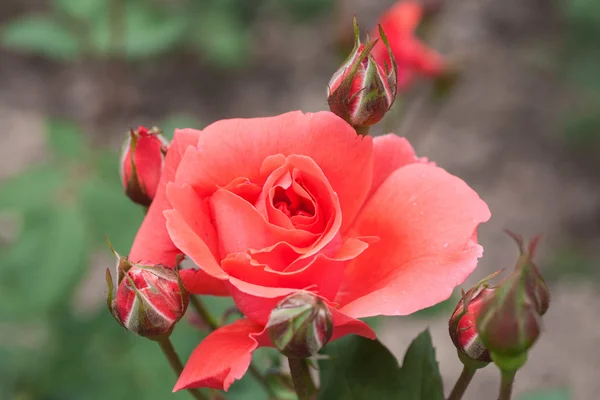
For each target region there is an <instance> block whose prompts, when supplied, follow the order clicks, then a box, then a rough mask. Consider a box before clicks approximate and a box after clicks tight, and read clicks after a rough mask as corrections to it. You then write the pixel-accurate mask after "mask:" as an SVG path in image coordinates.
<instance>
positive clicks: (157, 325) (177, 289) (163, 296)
mask: <svg viewBox="0 0 600 400" xmlns="http://www.w3.org/2000/svg"><path fill="white" fill-rule="evenodd" d="M115 255H116V256H117V260H118V261H117V281H116V284H117V290H116V293H115V291H114V286H113V281H112V276H111V274H110V270H109V269H107V270H106V281H107V284H108V298H107V303H108V309H109V310H110V312H111V314H112V315H113V317H115V319H116V320H117V322H118V323H119V324H121V325H122V326H123V327H124V328H126V329H127V330H130V331H132V332H133V333H135V334H137V335H140V336H144V337H147V338H150V339H156V338H159V337H163V336H168V335H170V334H171V331H172V330H173V328H174V327H175V324H176V323H177V321H179V320H180V319H181V317H182V316H183V314H184V313H185V310H186V309H187V306H188V303H189V296H188V293H187V292H186V291H185V289H184V287H183V285H182V283H181V280H180V278H179V274H178V272H177V270H176V269H173V268H169V267H166V266H163V265H143V264H134V263H131V262H129V261H128V260H127V258H126V257H121V256H119V255H118V254H116V253H115Z"/></svg>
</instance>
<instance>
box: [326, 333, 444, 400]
mask: <svg viewBox="0 0 600 400" xmlns="http://www.w3.org/2000/svg"><path fill="white" fill-rule="evenodd" d="M324 354H326V355H328V356H329V357H330V359H329V360H322V361H320V362H319V366H320V369H321V390H320V392H319V400H338V399H340V400H341V399H344V400H363V399H364V400H367V399H369V400H370V399H381V400H443V399H444V394H443V388H442V380H441V377H440V375H439V370H438V365H437V362H436V360H435V350H434V349H433V346H432V344H431V336H430V335H429V331H425V332H423V333H421V334H420V335H419V336H417V338H416V339H415V340H413V342H412V343H411V345H410V346H409V348H408V350H407V351H406V355H405V356H404V363H403V365H402V368H400V367H399V366H398V362H397V361H396V358H395V357H394V356H393V354H392V353H390V351H389V350H388V349H387V348H386V347H385V346H384V345H382V344H381V343H380V342H379V341H377V340H369V339H365V338H362V337H358V336H346V337H343V338H341V339H339V340H336V341H335V342H333V343H330V344H328V345H327V346H326V347H325V351H324Z"/></svg>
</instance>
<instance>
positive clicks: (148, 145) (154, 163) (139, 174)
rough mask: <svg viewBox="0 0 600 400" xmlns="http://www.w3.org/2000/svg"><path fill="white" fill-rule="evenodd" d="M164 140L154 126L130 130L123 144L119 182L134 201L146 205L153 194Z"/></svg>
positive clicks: (163, 152)
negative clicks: (149, 128)
mask: <svg viewBox="0 0 600 400" xmlns="http://www.w3.org/2000/svg"><path fill="white" fill-rule="evenodd" d="M168 145H169V143H168V141H167V140H166V139H165V138H164V137H163V136H162V135H161V134H160V130H159V129H158V128H152V129H151V130H148V129H146V128H144V127H143V126H140V127H139V128H138V129H137V130H133V129H132V130H131V131H130V132H129V134H128V136H127V139H126V140H125V143H124V144H123V151H122V155H121V165H120V168H121V183H122V184H123V188H124V189H125V194H126V195H127V197H129V198H130V199H131V201H133V202H134V203H137V204H140V205H142V206H145V207H149V206H150V203H152V200H153V199H154V196H155V195H156V190H157V189H158V182H159V181H160V175H161V172H162V167H163V162H164V158H165V154H166V152H167V147H168Z"/></svg>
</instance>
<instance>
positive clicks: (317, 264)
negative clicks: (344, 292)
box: [221, 238, 368, 321]
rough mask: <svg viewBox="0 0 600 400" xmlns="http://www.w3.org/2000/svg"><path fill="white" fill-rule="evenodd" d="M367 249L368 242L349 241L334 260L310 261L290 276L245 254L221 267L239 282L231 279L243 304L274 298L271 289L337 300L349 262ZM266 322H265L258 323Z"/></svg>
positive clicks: (318, 258)
mask: <svg viewBox="0 0 600 400" xmlns="http://www.w3.org/2000/svg"><path fill="white" fill-rule="evenodd" d="M367 247H368V243H367V242H365V241H362V240H360V239H356V238H352V239H349V240H347V241H346V242H345V243H344V245H343V246H342V247H341V248H340V249H339V250H338V252H337V253H336V254H335V255H334V256H333V257H332V258H330V257H327V256H325V255H323V254H319V255H317V256H316V257H314V258H313V259H312V260H307V262H306V263H304V264H303V265H302V266H301V267H302V268H301V269H298V270H293V271H289V272H287V271H284V272H280V271H273V270H271V269H269V268H268V265H264V264H259V263H258V262H257V261H256V260H253V259H252V258H251V257H250V255H248V254H244V253H238V254H235V255H232V256H230V257H227V258H226V259H224V260H223V262H222V263H221V265H222V267H223V269H224V270H225V271H226V272H227V273H228V274H229V275H230V276H231V278H232V279H233V278H235V280H232V279H230V282H231V284H232V286H233V287H231V288H230V291H231V293H232V296H233V297H234V300H236V299H237V301H238V302H240V303H244V302H246V299H245V298H246V297H247V296H249V297H251V298H252V299H251V300H249V301H252V302H253V303H256V302H259V301H260V299H259V298H261V297H265V298H270V297H272V296H273V295H272V294H271V293H274V292H272V291H271V290H270V289H271V288H286V289H285V290H286V292H287V289H291V290H301V289H305V288H311V291H312V292H314V293H316V294H318V295H319V296H321V297H323V298H325V299H328V300H333V299H334V298H335V295H336V294H337V291H338V290H339V288H340V284H341V281H342V277H343V275H344V269H345V268H346V265H347V264H348V261H349V260H352V259H354V258H356V257H357V256H358V255H359V254H360V253H362V252H363V251H365V250H366V249H367ZM241 282H243V283H241ZM246 284H248V285H246ZM265 293H266V294H265ZM277 295H279V293H277ZM242 307H243V306H242ZM259 308H260V307H259ZM266 308H268V307H266ZM263 317H264V315H263ZM263 320H264V318H263V319H261V318H258V319H257V321H263Z"/></svg>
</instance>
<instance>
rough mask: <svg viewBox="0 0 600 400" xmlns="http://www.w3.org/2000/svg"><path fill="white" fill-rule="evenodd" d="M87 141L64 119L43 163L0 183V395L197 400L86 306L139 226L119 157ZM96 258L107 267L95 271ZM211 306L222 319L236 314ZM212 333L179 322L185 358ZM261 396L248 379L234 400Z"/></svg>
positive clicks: (156, 356)
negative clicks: (111, 247)
mask: <svg viewBox="0 0 600 400" xmlns="http://www.w3.org/2000/svg"><path fill="white" fill-rule="evenodd" d="M177 121H179V122H177ZM181 122H182V120H181V118H179V119H173V123H174V124H179V123H181ZM85 137H86V136H85V135H84V134H83V133H82V132H81V131H80V130H79V128H78V127H77V126H75V125H73V124H71V123H69V122H67V121H62V120H52V121H50V122H49V123H48V125H47V143H48V147H49V149H50V156H49V157H48V159H47V160H45V161H44V162H42V163H40V165H37V166H34V167H31V169H29V170H27V171H25V172H23V173H21V174H19V175H16V176H14V177H12V178H10V179H8V180H6V181H4V182H1V183H0V224H1V226H2V230H0V232H3V236H1V237H0V238H1V239H0V305H1V306H0V398H1V399H27V400H54V399H56V400H59V399H60V400H71V399H73V400H81V399H86V400H94V399H98V400H106V399H115V400H120V399H122V400H125V399H150V400H152V399H156V400H159V399H164V398H166V397H169V398H173V399H186V398H191V397H190V396H189V394H187V393H186V392H181V393H177V394H173V395H171V390H172V388H173V385H174V383H175V376H174V373H173V371H171V369H170V367H169V365H168V363H167V361H166V360H165V358H164V356H163V355H162V353H161V351H160V349H159V347H158V345H157V344H155V343H153V342H151V341H149V340H146V339H143V338H139V337H136V336H135V335H133V334H131V333H130V332H126V331H124V330H123V329H122V328H121V327H120V326H119V325H118V324H117V323H116V322H115V321H114V320H113V319H112V317H111V316H110V314H109V313H108V310H107V309H106V303H105V301H104V300H103V299H94V298H93V295H92V293H93V292H94V290H90V289H89V288H88V289H87V290H89V292H88V291H86V292H84V293H83V300H82V298H81V296H82V293H81V285H84V284H85V285H86V286H85V287H86V288H87V284H89V282H87V284H86V281H89V280H90V276H91V280H92V282H93V284H92V286H95V287H96V290H95V292H96V293H97V292H98V290H97V288H98V285H104V274H103V271H104V269H105V268H106V267H110V268H113V267H114V265H113V261H112V259H111V258H110V257H111V255H110V251H109V250H108V247H107V245H106V242H105V241H104V236H105V235H106V236H108V237H109V238H110V240H111V241H112V243H113V245H114V246H115V248H116V249H117V250H120V251H122V252H126V251H127V249H128V248H129V246H130V245H131V242H132V239H133V237H134V235H135V233H136V230H137V227H138V226H139V224H140V222H141V220H142V218H143V212H142V210H141V209H140V208H138V207H137V206H135V205H133V204H132V203H131V202H130V201H129V200H128V199H127V198H126V197H125V196H124V195H123V193H122V187H121V184H120V182H119V178H118V176H119V175H118V154H117V152H116V151H114V150H111V151H109V152H103V151H99V150H93V149H91V148H90V147H89V146H88V145H87V144H86V142H85ZM5 232H6V233H5ZM94 254H102V255H104V256H106V260H108V262H109V265H98V263H97V262H96V263H93V262H92V259H93V255H94ZM94 269H95V270H96V272H99V274H94V273H93V272H94ZM101 290H103V289H101ZM86 296H87V297H90V296H91V297H92V298H91V299H86ZM87 300H89V301H87ZM90 301H91V306H88V307H86V309H84V310H82V309H81V304H79V303H87V302H90ZM204 302H205V303H206V304H207V306H208V307H209V309H210V310H212V311H213V312H214V313H216V314H217V315H218V314H220V313H222V311H223V310H225V309H226V308H229V307H231V306H232V303H231V301H230V300H229V299H221V298H212V297H207V298H205V299H204ZM205 336H206V332H204V331H202V330H200V329H198V328H195V327H193V326H191V325H190V324H188V323H187V322H186V321H182V323H180V324H179V325H178V327H177V329H175V332H174V334H173V342H174V344H175V346H176V348H177V350H178V351H179V353H180V355H181V357H182V358H183V359H184V360H185V358H186V357H187V356H188V355H189V354H190V353H191V351H192V350H193V348H194V347H195V346H196V345H197V344H198V343H199V342H200V340H201V339H202V338H203V337H205ZM273 358H274V355H273V354H272V352H271V353H270V352H269V351H268V350H265V351H262V352H259V354H256V355H255V357H254V359H255V362H258V364H257V365H258V367H259V368H260V369H262V370H264V369H266V368H268V367H271V366H272V364H273V361H272V360H273ZM275 358H276V355H275ZM265 397H266V394H265V392H264V390H263V389H262V387H261V386H259V384H258V383H256V382H255V381H254V380H253V379H252V378H251V377H250V376H248V377H246V378H244V379H243V380H242V381H240V382H237V383H236V384H234V385H233V386H232V388H231V390H230V392H229V393H228V394H227V398H228V399H239V400H242V399H244V400H246V399H264V398H265Z"/></svg>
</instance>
